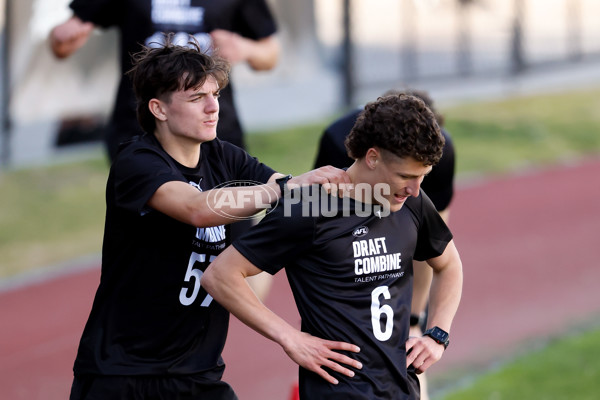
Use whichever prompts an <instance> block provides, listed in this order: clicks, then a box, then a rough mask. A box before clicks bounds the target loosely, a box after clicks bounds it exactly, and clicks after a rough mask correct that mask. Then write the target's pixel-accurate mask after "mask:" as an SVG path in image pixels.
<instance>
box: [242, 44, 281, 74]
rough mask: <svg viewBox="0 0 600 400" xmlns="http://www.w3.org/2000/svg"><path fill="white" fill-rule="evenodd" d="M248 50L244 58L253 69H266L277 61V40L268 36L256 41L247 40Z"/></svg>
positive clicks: (273, 66)
mask: <svg viewBox="0 0 600 400" xmlns="http://www.w3.org/2000/svg"><path fill="white" fill-rule="evenodd" d="M249 46H250V51H249V53H248V58H247V59H246V61H247V63H248V65H249V66H250V68H252V69H253V70H255V71H267V70H271V69H273V68H275V66H276V65H277V62H278V61H279V51H280V47H279V41H278V40H277V39H276V38H275V37H274V36H270V37H267V38H264V39H261V40H258V41H249Z"/></svg>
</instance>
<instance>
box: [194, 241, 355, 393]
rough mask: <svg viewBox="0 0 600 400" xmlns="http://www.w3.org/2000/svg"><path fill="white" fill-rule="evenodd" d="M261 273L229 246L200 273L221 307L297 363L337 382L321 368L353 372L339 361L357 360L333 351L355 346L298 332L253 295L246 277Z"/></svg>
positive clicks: (347, 362)
mask: <svg viewBox="0 0 600 400" xmlns="http://www.w3.org/2000/svg"><path fill="white" fill-rule="evenodd" d="M259 272H261V270H260V269H258V268H257V267H255V266H254V265H253V264H252V263H251V262H250V261H248V260H247V259H246V258H245V257H244V256H243V255H241V254H240V253H239V252H238V251H237V250H236V249H235V248H234V247H233V246H230V247H229V248H227V249H226V250H225V251H224V252H223V253H221V254H220V255H219V256H218V257H217V259H216V260H215V261H213V262H212V263H211V264H210V265H209V267H208V268H207V269H206V271H205V272H204V275H203V276H202V286H203V287H204V288H205V289H206V290H207V291H208V293H209V294H210V295H211V296H212V297H213V298H214V299H215V300H216V301H217V302H219V303H220V304H221V305H222V306H223V307H225V308H226V309H228V310H229V311H230V312H231V313H232V314H233V315H235V316H236V317H237V318H238V319H239V320H240V321H242V322H243V323H244V324H246V325H248V326H249V327H250V328H252V329H254V330H255V331H257V332H258V333H260V334H261V335H263V336H265V337H266V338H268V339H271V340H273V341H274V342H276V343H278V344H279V345H280V346H281V347H282V348H283V350H284V351H285V352H286V353H287V355H288V356H289V357H290V358H291V359H292V360H293V361H294V362H296V363H297V364H298V365H300V366H302V367H303V368H306V369H308V370H310V371H313V372H315V373H316V374H318V375H319V376H321V377H322V378H323V379H325V380H327V381H328V382H330V383H332V384H337V383H338V381H337V380H336V379H335V378H334V377H332V376H331V375H330V374H329V373H327V372H326V371H325V370H324V369H323V367H327V368H330V369H331V370H333V371H336V372H339V373H341V374H344V375H347V376H354V372H353V371H352V370H350V369H348V368H346V367H344V366H342V364H346V365H349V366H351V367H354V368H357V369H360V368H362V365H361V363H359V362H358V361H356V360H353V359H352V358H350V357H348V356H345V355H343V354H341V353H338V352H337V351H334V350H342V351H352V352H355V353H356V352H359V351H360V349H359V348H358V346H355V345H353V344H349V343H345V342H335V341H329V340H323V339H320V338H317V337H315V336H311V335H309V334H307V333H304V332H301V331H299V330H298V329H296V328H294V327H293V326H291V325H290V324H288V323H287V322H286V321H285V320H283V319H282V318H280V317H279V316H277V315H276V314H274V313H273V312H272V311H271V310H269V309H268V308H267V307H266V306H265V305H264V304H263V303H261V302H260V300H259V299H258V298H257V297H256V295H255V294H254V292H253V291H252V289H250V286H248V284H247V283H246V279H245V278H246V277H248V276H252V275H256V274H258V273H259Z"/></svg>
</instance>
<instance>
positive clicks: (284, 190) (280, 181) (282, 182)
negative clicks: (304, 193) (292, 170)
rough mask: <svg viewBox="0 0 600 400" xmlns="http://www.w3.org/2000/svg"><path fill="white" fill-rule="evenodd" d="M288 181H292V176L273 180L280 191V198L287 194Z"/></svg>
mask: <svg viewBox="0 0 600 400" xmlns="http://www.w3.org/2000/svg"><path fill="white" fill-rule="evenodd" d="M290 179H292V175H286V176H282V177H281V178H277V179H275V182H277V184H278V185H279V189H280V190H281V197H284V196H285V195H286V194H287V193H288V187H287V181H289V180H290Z"/></svg>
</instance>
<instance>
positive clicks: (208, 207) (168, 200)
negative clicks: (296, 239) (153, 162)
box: [148, 181, 281, 227]
mask: <svg viewBox="0 0 600 400" xmlns="http://www.w3.org/2000/svg"><path fill="white" fill-rule="evenodd" d="M280 196H281V193H280V189H279V185H278V184H277V183H275V182H271V183H267V184H264V185H257V186H243V187H231V188H219V189H211V190H207V191H204V192H200V191H198V190H197V189H195V188H193V187H192V186H190V185H188V184H187V183H185V182H179V181H171V182H167V183H165V184H163V185H162V186H160V187H159V188H158V189H157V190H156V192H155V193H154V195H153V196H152V197H151V198H150V200H149V201H148V205H149V206H150V207H152V208H153V209H155V210H157V211H160V212H162V213H163V214H166V215H168V216H170V217H171V218H174V219H176V220H178V221H181V222H183V223H186V224H189V225H193V226H197V227H209V226H217V225H223V224H229V223H232V222H235V221H238V220H240V219H244V218H249V217H251V216H252V215H254V214H256V213H257V212H259V211H261V210H263V209H265V208H268V207H270V205H271V203H273V202H274V201H276V200H277V199H278V198H279V197H280Z"/></svg>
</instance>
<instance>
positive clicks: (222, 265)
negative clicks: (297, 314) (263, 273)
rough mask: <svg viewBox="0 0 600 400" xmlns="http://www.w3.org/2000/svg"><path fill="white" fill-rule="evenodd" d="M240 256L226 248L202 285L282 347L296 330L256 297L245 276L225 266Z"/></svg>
mask: <svg viewBox="0 0 600 400" xmlns="http://www.w3.org/2000/svg"><path fill="white" fill-rule="evenodd" d="M242 258H243V257H242V256H241V255H240V254H239V253H238V252H237V250H235V248H233V247H230V248H228V249H227V250H225V251H224V252H223V253H222V254H221V255H220V256H219V257H218V258H217V260H215V261H214V262H213V263H212V264H211V265H210V266H209V267H208V269H207V270H206V272H205V273H204V275H203V277H202V286H203V287H204V288H205V289H206V290H207V292H208V293H209V294H210V295H211V296H212V297H213V298H214V299H215V300H216V301H217V302H218V303H219V304H221V305H222V306H223V307H225V308H226V309H227V310H228V311H229V312H231V314H233V315H235V316H236V318H238V319H239V320H240V321H241V322H243V323H244V324H246V325H247V326H248V327H250V328H252V329H253V330H255V331H256V332H258V333H260V334H261V335H263V336H264V337H266V338H267V339H270V340H272V341H274V342H276V343H278V344H279V345H281V346H282V347H284V348H285V343H286V338H288V337H290V336H292V335H293V334H294V332H295V331H297V329H295V328H294V327H292V326H291V325H290V324H288V323H287V322H286V321H285V320H283V319H282V318H280V317H279V316H277V315H276V314H275V313H273V312H272V311H271V310H269V309H268V308H267V307H266V306H265V305H264V304H263V303H262V302H261V301H260V300H259V298H258V297H257V296H256V294H255V293H254V292H253V291H252V289H251V288H250V286H249V284H248V282H247V281H246V277H247V276H245V275H243V273H241V272H239V271H235V272H233V273H232V271H231V269H230V268H228V267H229V266H232V265H239V262H240V259H242ZM244 262H245V263H247V260H245V259H244ZM257 271H260V270H258V269H257ZM288 340H289V339H288Z"/></svg>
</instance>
